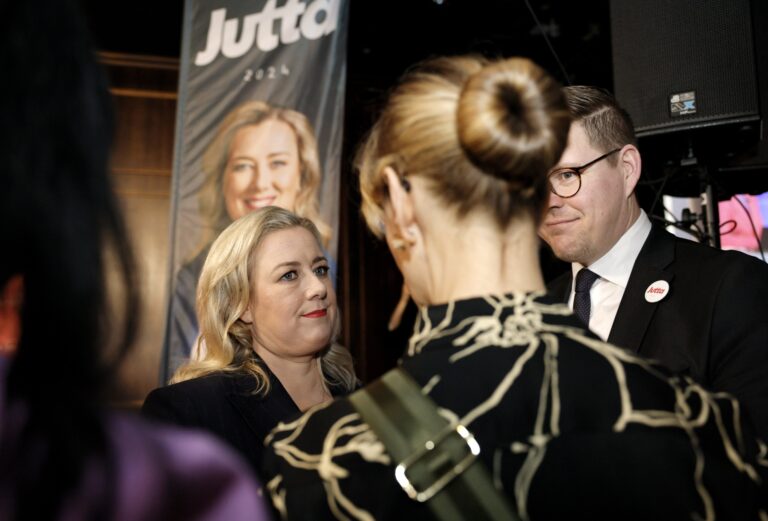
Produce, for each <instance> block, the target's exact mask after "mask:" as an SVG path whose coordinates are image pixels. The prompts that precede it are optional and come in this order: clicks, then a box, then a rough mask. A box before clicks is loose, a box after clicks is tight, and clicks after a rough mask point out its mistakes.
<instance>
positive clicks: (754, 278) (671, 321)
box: [548, 226, 768, 439]
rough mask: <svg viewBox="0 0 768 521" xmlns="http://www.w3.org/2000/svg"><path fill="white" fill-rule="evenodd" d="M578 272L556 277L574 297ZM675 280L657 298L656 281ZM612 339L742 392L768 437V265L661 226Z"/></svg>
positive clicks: (643, 253)
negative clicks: (648, 295)
mask: <svg viewBox="0 0 768 521" xmlns="http://www.w3.org/2000/svg"><path fill="white" fill-rule="evenodd" d="M571 280H572V274H571V273H570V272H569V273H565V274H563V275H562V276H560V277H558V278H557V279H555V280H554V281H552V283H550V284H549V286H548V289H549V291H550V293H552V294H553V295H554V296H556V298H559V299H562V300H564V301H566V302H567V300H568V297H569V296H570V291H571ZM659 280H665V281H667V282H668V283H669V286H670V290H669V293H668V295H667V296H666V297H665V298H664V299H662V300H661V301H660V302H657V303H649V302H647V301H646V300H645V292H646V290H647V288H648V286H650V285H651V284H652V283H653V282H656V281H659ZM608 341H609V342H610V343H612V344H616V345H618V346H622V347H626V348H628V349H630V350H632V351H634V352H636V353H639V354H641V355H644V356H646V357H650V358H655V359H657V360H659V361H660V362H662V363H663V364H664V365H666V366H667V367H669V368H670V369H672V370H673V371H675V372H680V373H683V374H689V375H690V376H692V377H693V378H694V379H696V380H698V381H699V382H700V383H702V384H704V385H705V386H706V387H708V388H710V389H713V390H715V391H727V392H730V393H732V394H734V395H735V396H736V397H737V398H739V400H740V402H741V403H742V404H743V406H744V407H745V408H746V409H747V411H748V413H749V415H750V416H751V417H752V420H753V422H754V424H755V427H756V428H757V431H758V435H760V436H761V437H762V438H763V439H768V265H766V264H764V263H762V262H760V261H758V260H757V259H754V258H752V257H750V256H749V255H745V254H743V253H739V252H733V251H721V250H717V249H714V248H710V247H709V246H706V245H702V244H699V243H695V242H692V241H688V240H685V239H680V238H678V237H675V236H674V235H672V234H670V233H667V232H666V231H665V230H664V229H663V228H661V227H658V226H654V227H653V228H652V230H651V233H650V235H649V236H648V239H647V240H646V241H645V244H644V245H643V248H642V249H641V250H640V254H639V255H638V257H637V260H636V261H635V265H634V267H633V268H632V272H631V274H630V277H629V282H628V284H627V288H626V290H625V292H624V296H623V297H622V299H621V303H620V304H619V309H618V312H617V314H616V319H615V320H614V323H613V326H612V328H611V332H610V335H609V337H608Z"/></svg>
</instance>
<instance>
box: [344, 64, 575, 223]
mask: <svg viewBox="0 0 768 521" xmlns="http://www.w3.org/2000/svg"><path fill="white" fill-rule="evenodd" d="M570 122H571V117H570V115H569V112H568V108H567V106H566V104H565V99H564V97H563V94H562V92H561V86H560V85H559V84H558V83H557V82H556V81H555V80H554V79H553V78H552V77H550V76H549V75H548V74H547V73H546V72H545V71H544V70H543V69H541V68H540V67H538V66H537V65H536V64H534V63H533V62H531V61H530V60H528V59H525V58H510V59H505V60H497V61H488V60H486V59H484V58H481V57H477V56H460V57H443V58H436V59H431V60H428V61H426V62H423V63H422V64H420V65H419V66H417V67H416V68H414V69H413V70H411V71H409V72H408V73H406V75H405V76H404V77H403V79H402V80H401V82H400V83H399V85H398V86H397V87H396V88H395V90H394V91H393V92H392V94H391V96H390V98H389V101H388V103H387V105H386V107H385V108H384V111H383V113H382V114H381V116H380V118H379V120H378V121H377V122H376V124H375V125H374V127H373V129H372V130H371V133H370V135H369V136H368V138H367V139H366V141H365V142H364V144H363V146H362V147H361V149H360V151H359V153H358V156H357V161H356V163H357V167H358V168H359V170H360V189H361V192H362V195H363V214H364V216H365V218H366V221H367V222H368V225H369V227H370V228H371V230H372V231H373V232H374V233H376V234H378V235H380V234H381V222H382V211H383V206H384V204H385V203H386V201H387V189H386V184H385V181H384V178H383V176H382V175H381V172H382V170H383V169H384V168H386V167H392V168H393V169H394V170H395V171H396V172H397V173H398V174H399V175H401V176H421V177H423V178H425V179H428V180H429V181H430V182H429V183H428V186H429V189H430V190H431V192H432V193H433V194H434V195H435V196H437V197H438V199H439V200H440V201H441V202H442V203H444V204H445V205H446V206H448V207H453V208H455V210H456V211H457V213H458V215H459V217H462V216H465V215H466V214H467V213H469V212H470V211H475V210H476V209H482V211H487V212H489V213H490V214H491V215H492V216H493V217H494V219H495V221H496V223H497V224H498V226H499V227H500V229H505V228H506V227H507V226H508V225H509V223H510V222H511V221H512V220H513V219H514V218H516V217H521V216H528V217H530V218H531V219H532V220H533V222H534V223H538V222H539V219H540V217H541V215H542V210H543V206H544V203H545V201H546V197H547V172H548V171H549V169H550V168H551V167H552V166H553V165H554V164H555V163H556V162H557V160H558V159H559V158H560V155H561V154H562V152H563V149H564V148H565V144H566V140H567V137H568V129H569V127H570Z"/></svg>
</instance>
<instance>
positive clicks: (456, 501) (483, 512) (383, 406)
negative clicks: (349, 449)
mask: <svg viewBox="0 0 768 521" xmlns="http://www.w3.org/2000/svg"><path fill="white" fill-rule="evenodd" d="M349 400H350V401H351V402H352V405H353V406H354V407H355V409H356V410H357V412H358V413H359V414H360V416H362V418H363V420H365V422H366V423H367V424H368V425H370V427H371V429H373V431H374V432H375V433H376V435H377V436H378V438H379V439H380V440H381V442H382V443H383V444H384V446H385V447H386V448H387V452H388V453H389V455H390V456H391V457H392V459H393V461H394V462H395V463H396V465H397V466H396V468H395V478H396V479H397V482H398V483H399V484H400V486H401V487H402V488H403V490H404V491H405V492H406V493H407V494H408V496H409V497H410V498H411V499H413V500H415V501H418V502H420V503H423V502H426V503H427V504H428V505H429V507H430V508H431V510H432V513H433V514H435V516H436V517H437V519H440V520H441V521H453V520H456V521H459V520H465V519H471V520H472V521H482V520H502V519H503V520H513V521H514V520H518V519H519V518H518V516H517V515H516V514H515V513H514V512H513V511H512V509H511V508H510V506H509V505H508V504H507V502H506V500H505V499H504V497H502V496H501V494H499V492H498V491H497V490H496V488H495V487H494V486H493V483H492V482H491V479H490V477H489V476H488V472H487V471H486V469H485V466H484V465H483V463H482V462H481V461H479V460H478V459H477V455H478V454H479V453H480V446H479V445H478V443H477V441H476V440H475V438H474V436H473V435H472V433H470V432H469V431H468V430H467V429H466V428H465V427H464V426H463V425H460V424H455V423H454V424H451V423H450V422H449V421H448V420H446V419H445V418H444V417H442V416H440V414H439V413H438V411H437V407H436V405H435V403H434V402H433V401H432V400H431V399H430V398H429V397H428V396H426V395H425V394H424V393H422V392H421V388H420V387H419V386H418V384H416V382H414V381H413V379H412V378H411V377H410V376H409V375H408V374H407V373H406V372H405V371H403V370H401V369H393V370H391V371H389V372H388V373H386V374H385V375H384V376H382V377H381V378H380V379H378V380H376V381H375V382H373V383H372V384H370V385H368V386H366V387H365V388H363V389H360V390H358V391H356V392H355V393H353V394H352V395H350V396H349Z"/></svg>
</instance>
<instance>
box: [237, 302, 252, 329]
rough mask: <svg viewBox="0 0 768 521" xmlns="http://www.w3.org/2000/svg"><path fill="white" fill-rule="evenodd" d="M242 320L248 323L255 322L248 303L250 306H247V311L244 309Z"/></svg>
mask: <svg viewBox="0 0 768 521" xmlns="http://www.w3.org/2000/svg"><path fill="white" fill-rule="evenodd" d="M240 320H242V321H243V322H245V323H246V324H253V314H252V313H251V305H250V304H248V307H247V308H245V311H243V314H242V315H240Z"/></svg>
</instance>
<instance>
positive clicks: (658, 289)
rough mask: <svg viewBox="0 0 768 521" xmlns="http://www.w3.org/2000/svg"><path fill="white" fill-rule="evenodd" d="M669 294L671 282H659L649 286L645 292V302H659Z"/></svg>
mask: <svg viewBox="0 0 768 521" xmlns="http://www.w3.org/2000/svg"><path fill="white" fill-rule="evenodd" d="M668 293H669V282H667V281H666V280H657V281H656V282H654V283H652V284H651V285H650V286H648V289H646V290H645V300H646V301H648V302H658V301H660V300H661V299H663V298H664V297H666V296H667V294H668Z"/></svg>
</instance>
